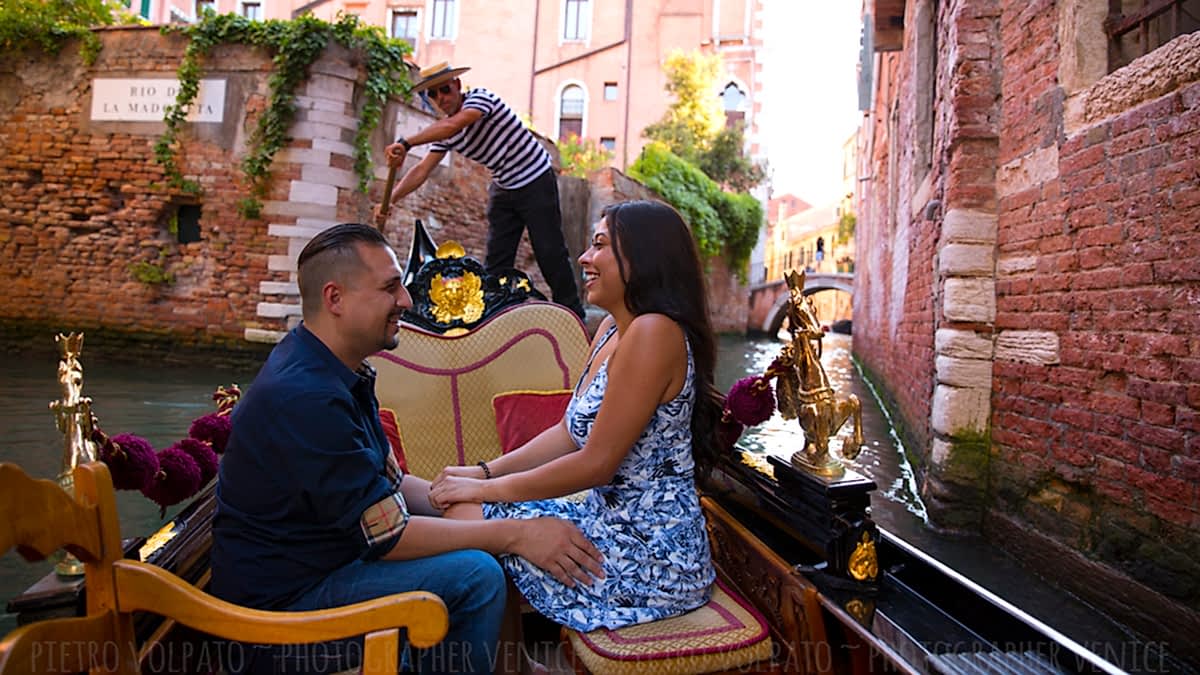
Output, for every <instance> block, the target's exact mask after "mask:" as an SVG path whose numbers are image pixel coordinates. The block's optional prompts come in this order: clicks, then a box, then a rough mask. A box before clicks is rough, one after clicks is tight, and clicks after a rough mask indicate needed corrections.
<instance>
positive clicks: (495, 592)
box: [227, 550, 505, 675]
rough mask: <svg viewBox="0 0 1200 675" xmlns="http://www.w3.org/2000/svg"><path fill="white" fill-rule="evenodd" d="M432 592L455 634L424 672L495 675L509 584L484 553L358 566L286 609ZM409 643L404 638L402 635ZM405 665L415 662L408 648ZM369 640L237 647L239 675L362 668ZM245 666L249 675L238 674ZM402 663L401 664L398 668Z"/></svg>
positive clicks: (428, 659) (424, 664)
mask: <svg viewBox="0 0 1200 675" xmlns="http://www.w3.org/2000/svg"><path fill="white" fill-rule="evenodd" d="M406 591H429V592H431V593H436V594H437V595H438V596H439V597H441V599H442V600H443V601H444V602H445V603H446V608H447V609H448V610H449V612H450V632H449V633H448V634H447V635H446V639H445V640H443V641H442V642H440V643H439V644H437V645H436V646H434V647H432V648H430V649H424V650H420V652H419V654H417V658H416V661H417V664H418V665H419V668H420V672H422V673H491V672H492V662H493V660H494V659H495V655H496V644H497V641H498V639H499V635H500V622H501V620H502V619H503V616H504V599H505V580H504V572H503V571H502V570H501V569H500V565H499V563H497V562H496V559H495V558H493V557H492V556H491V555H490V554H488V553H485V552H483V551H475V550H466V551H453V552H450V553H443V554H440V555H435V556H430V557H428V558H420V559H417V560H373V561H369V562H366V561H362V560H356V561H354V562H352V563H350V564H349V565H346V566H345V567H343V568H341V569H339V570H337V571H335V572H333V573H332V574H330V575H329V576H328V577H326V578H325V580H324V581H322V582H321V583H319V584H317V586H315V587H314V588H312V589H311V590H309V591H308V592H307V593H305V594H304V595H302V596H300V598H299V599H298V600H296V602H294V603H292V604H291V605H289V606H288V607H285V608H284V609H286V610H288V611H303V610H311V609H325V608H329V607H340V606H342V605H349V604H353V603H355V602H362V601H364V600H371V599H374V598H379V597H383V596H385V595H391V594H393V593H403V592H406ZM401 636H402V641H403V631H402V632H401ZM401 651H402V652H403V654H402V657H401V658H402V661H405V662H406V663H408V664H411V663H412V660H413V659H412V658H411V656H410V654H409V650H408V649H407V648H406V647H405V646H404V645H401ZM362 655H363V641H362V638H361V637H360V638H357V639H351V640H342V641H338V642H326V643H319V644H309V645H245V646H244V649H242V650H240V652H237V651H236V650H234V649H233V648H232V647H231V651H230V655H229V663H227V667H228V668H229V669H230V670H231V672H239V671H240V672H241V673H243V674H251V673H253V674H254V675H258V674H260V673H336V672H339V671H342V670H346V669H349V668H357V667H358V666H359V664H360V662H361V661H362ZM237 661H241V662H242V663H241V665H242V666H243V667H245V669H244V670H242V669H240V668H237V666H238V663H236V662H237ZM399 665H401V664H398V667H399Z"/></svg>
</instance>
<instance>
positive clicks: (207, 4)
mask: <svg viewBox="0 0 1200 675" xmlns="http://www.w3.org/2000/svg"><path fill="white" fill-rule="evenodd" d="M206 11H212V12H215V11H217V0H196V12H195V16H196V18H197V19H199V18H200V17H202V16H204V12H206Z"/></svg>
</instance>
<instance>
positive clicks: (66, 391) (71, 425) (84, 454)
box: [50, 333, 97, 576]
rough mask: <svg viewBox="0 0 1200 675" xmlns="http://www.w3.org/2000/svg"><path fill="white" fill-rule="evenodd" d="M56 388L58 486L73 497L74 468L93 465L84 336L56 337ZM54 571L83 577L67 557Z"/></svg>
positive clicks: (80, 567) (94, 454) (78, 564)
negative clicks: (81, 357) (82, 358)
mask: <svg viewBox="0 0 1200 675" xmlns="http://www.w3.org/2000/svg"><path fill="white" fill-rule="evenodd" d="M54 342H55V343H57V344H58V352H59V356H60V358H59V361H58V384H59V386H60V387H61V388H62V398H61V399H59V400H57V401H51V402H50V410H52V411H54V421H55V423H56V424H57V425H58V431H59V432H60V433H61V434H62V435H63V454H62V465H61V466H60V467H59V474H58V484H59V485H61V486H62V487H63V489H64V490H66V491H67V492H69V493H71V494H75V467H77V466H79V465H80V464H87V463H88V462H94V461H96V457H97V452H96V444H95V443H93V442H92V430H93V429H94V428H95V427H94V420H93V417H92V399H90V398H88V397H86V396H84V395H83V364H82V363H80V362H79V354H80V352H82V351H83V333H70V334H68V335H63V334H61V333H60V334H59V335H57V336H55V338H54ZM54 571H55V572H57V573H58V574H60V575H62V576H79V575H81V574H83V563H81V562H79V560H78V559H76V558H75V556H73V555H71V554H70V553H67V554H66V555H65V556H64V557H63V559H62V560H61V561H60V562H59V563H58V564H57V565H56V566H55V568H54Z"/></svg>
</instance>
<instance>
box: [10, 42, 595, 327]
mask: <svg viewBox="0 0 1200 675" xmlns="http://www.w3.org/2000/svg"><path fill="white" fill-rule="evenodd" d="M98 34H99V36H100V38H101V40H102V42H103V45H104V48H103V49H102V50H101V52H100V56H99V58H98V60H97V61H96V63H95V64H94V65H93V66H92V67H88V68H85V67H84V66H83V65H82V63H81V62H80V60H79V57H78V48H77V45H73V44H72V45H68V46H66V48H64V49H63V50H62V51H61V52H60V53H59V54H58V55H57V56H47V55H44V54H41V53H40V52H31V53H28V54H19V55H16V57H15V58H6V60H5V62H4V63H3V65H0V91H2V92H3V93H2V94H0V97H2V100H3V103H4V105H0V142H2V143H3V147H2V148H0V150H2V152H0V185H2V186H3V187H2V188H0V190H2V192H3V200H0V262H3V264H0V283H3V284H4V286H5V288H6V291H7V292H6V293H5V294H3V296H2V297H0V321H3V322H4V324H5V328H6V329H5V333H8V334H10V335H12V334H22V335H42V334H49V333H51V332H53V331H58V330H86V331H88V333H89V335H94V336H108V335H114V336H117V338H116V340H117V341H118V342H120V341H121V340H122V339H128V340H130V341H138V340H146V341H150V342H158V343H162V344H172V343H173V344H179V345H192V346H203V345H207V346H216V347H220V348H223V349H232V350H239V349H249V350H256V348H255V347H254V346H253V343H254V342H256V341H257V342H263V343H270V342H273V341H274V340H275V339H276V338H277V337H278V336H279V335H280V334H281V332H283V331H285V330H287V328H288V327H289V325H292V324H294V323H295V321H296V320H297V317H298V316H299V299H298V296H297V291H296V287H295V273H294V269H295V258H296V256H297V255H298V254H299V251H300V249H301V248H302V247H303V245H304V243H305V242H307V240H308V239H309V238H310V237H311V236H312V235H313V234H315V233H316V232H318V231H320V230H321V229H323V228H325V227H327V226H329V225H331V224H333V223H336V222H341V221H346V220H358V221H363V222H368V221H369V219H370V209H371V206H372V204H374V203H376V202H377V201H378V200H379V198H380V195H381V194H382V178H383V176H384V174H385V170H384V169H383V168H382V167H380V168H379V169H378V175H377V177H378V178H379V180H378V181H376V182H375V183H374V184H373V185H372V189H371V193H370V197H369V198H368V197H367V196H365V195H363V194H362V193H360V192H358V190H357V189H356V184H357V178H356V176H355V175H354V173H353V171H352V162H353V159H352V155H353V147H352V145H351V140H352V138H353V130H354V129H355V128H356V126H357V119H356V118H355V110H356V107H355V98H354V97H355V93H356V90H357V88H359V87H361V84H362V81H363V77H362V73H361V72H360V71H359V70H358V68H357V67H356V66H354V65H352V58H351V57H352V55H350V54H348V53H346V52H345V51H344V50H341V49H339V48H335V47H331V48H330V49H329V50H328V51H327V53H326V54H325V55H324V56H323V57H322V59H321V60H320V61H318V63H317V64H315V65H314V67H313V69H312V73H311V77H310V78H309V80H308V81H307V82H306V83H305V84H303V85H302V88H301V90H300V91H299V92H298V94H299V95H298V97H297V108H298V111H297V117H296V123H295V125H294V127H293V130H292V136H293V140H292V141H291V142H290V144H289V145H288V146H287V147H286V148H285V149H284V150H282V151H281V152H280V153H279V154H277V155H276V159H275V162H274V165H273V169H272V170H273V182H272V184H271V186H270V190H269V194H268V198H267V200H266V201H265V202H264V209H263V218H262V219H261V220H246V219H243V218H241V217H240V216H239V215H238V214H237V208H236V206H237V202H238V201H239V200H241V199H242V198H243V197H244V196H245V195H246V191H245V189H244V187H243V185H242V182H241V181H242V178H241V173H240V169H239V166H238V163H239V161H240V160H241V158H242V157H243V156H244V153H245V142H246V138H247V136H248V134H249V132H250V130H252V129H253V125H254V122H255V120H256V119H257V114H258V113H259V112H260V111H261V110H262V109H263V107H264V105H265V102H266V97H267V95H268V89H267V77H268V76H269V74H270V70H271V63H270V59H269V55H267V54H264V53H262V52H260V51H258V50H254V49H247V48H240V47H232V46H231V47H222V48H219V49H217V50H214V52H213V54H212V55H210V56H209V57H208V58H207V59H206V60H205V62H204V68H205V72H204V75H203V77H205V78H215V79H223V80H225V82H226V88H227V89H226V107H225V110H224V120H223V122H221V123H219V124H195V125H188V128H187V129H185V130H184V132H183V133H182V134H181V143H180V151H179V158H180V167H181V169H182V171H183V173H184V175H185V177H187V178H190V179H192V180H195V181H197V182H198V183H199V184H200V185H201V186H202V188H203V193H202V195H201V196H200V197H199V198H198V199H194V198H191V197H189V196H187V195H183V194H180V193H179V192H178V191H175V190H172V189H170V188H168V187H167V186H166V185H165V180H164V174H163V170H162V168H161V167H160V166H159V165H158V164H157V163H155V161H154V158H153V157H154V155H153V144H154V142H155V140H156V139H157V138H158V136H159V135H160V134H161V133H162V130H163V125H162V123H160V122H98V121H93V120H92V119H91V115H90V104H91V95H92V82H93V79H95V78H164V79H168V78H169V79H174V77H175V70H176V68H177V67H178V64H179V60H180V58H181V57H182V54H183V50H184V48H185V46H186V43H185V41H184V39H183V38H181V37H179V36H163V35H161V34H160V33H159V32H158V30H157V29H155V28H140V27H134V28H120V29H109V30H102V31H99V33H98ZM386 121H387V123H386V124H385V125H383V127H386V129H387V130H386V131H385V130H384V129H381V130H380V131H378V132H377V133H376V134H375V138H374V139H373V141H374V146H375V155H376V156H380V157H381V156H382V151H383V146H384V145H385V144H386V143H387V142H389V139H390V138H391V137H392V132H391V131H390V129H391V128H393V126H392V125H393V123H394V124H398V125H400V126H403V125H405V124H426V123H428V122H429V121H430V118H429V117H428V116H425V115H424V114H423V113H421V112H419V111H416V110H414V109H411V108H408V107H407V106H403V105H399V104H394V105H393V106H391V107H390V109H389V111H388V115H387V118H386ZM487 180H488V179H487V173H486V170H484V169H483V168H482V167H480V166H478V165H476V164H474V163H472V162H468V161H465V160H463V159H462V158H458V157H453V156H451V157H450V158H449V159H448V160H447V161H446V163H445V165H444V166H441V167H439V168H438V169H436V170H435V171H434V173H433V175H432V177H431V178H430V180H429V181H428V183H427V184H426V185H425V186H423V187H422V188H421V189H420V190H419V191H418V192H417V193H416V194H414V195H412V196H410V197H409V198H407V199H406V200H404V201H403V202H402V203H401V204H400V205H399V207H398V208H396V209H395V210H394V215H393V216H392V218H391V220H390V221H389V224H388V227H387V235H388V237H389V239H391V240H392V241H393V243H394V244H395V245H396V247H397V249H398V250H399V251H401V253H402V254H403V253H404V252H406V251H407V249H408V245H409V243H410V241H411V236H412V235H411V233H412V226H411V224H412V222H413V220H414V219H416V218H421V219H422V220H424V222H425V224H426V225H427V226H428V227H429V229H430V232H431V234H432V235H433V237H434V238H435V240H438V241H443V240H446V239H457V240H459V241H461V242H462V243H463V244H464V246H466V248H467V251H468V253H470V254H472V255H476V256H478V257H480V258H482V257H483V252H484V241H485V233H486V229H487V226H486V219H485V217H484V206H485V204H486V191H487ZM181 203H186V204H193V203H198V204H199V206H200V207H201V209H202V211H201V213H202V215H201V218H200V233H201V240H200V241H198V242H194V243H187V244H181V243H179V242H178V241H177V237H176V236H175V234H174V233H173V232H172V230H171V228H172V225H171V219H172V216H173V214H174V213H175V211H176V209H177V207H178V205H179V204H181ZM577 226H579V225H577ZM138 261H142V262H147V263H152V264H154V265H157V266H159V267H160V268H161V269H163V270H164V271H166V272H169V273H170V274H171V275H172V277H173V282H171V283H167V284H148V283H143V282H141V281H138V280H137V279H135V278H134V276H133V274H132V273H131V271H130V265H131V263H134V262H138ZM517 265H518V266H519V267H521V268H523V269H525V270H526V271H528V272H529V273H530V274H531V276H532V277H533V278H534V281H535V283H536V284H538V285H539V287H541V288H545V285H544V283H542V279H541V275H540V272H539V271H538V270H537V266H536V264H534V261H533V256H532V252H531V249H530V248H529V244H528V241H527V240H526V241H525V242H524V243H523V244H522V248H521V250H520V251H519V253H518V256H517ZM121 336H123V337H121ZM38 339H39V340H40V339H41V338H40V337H39V338H38ZM257 351H261V348H258V349H257Z"/></svg>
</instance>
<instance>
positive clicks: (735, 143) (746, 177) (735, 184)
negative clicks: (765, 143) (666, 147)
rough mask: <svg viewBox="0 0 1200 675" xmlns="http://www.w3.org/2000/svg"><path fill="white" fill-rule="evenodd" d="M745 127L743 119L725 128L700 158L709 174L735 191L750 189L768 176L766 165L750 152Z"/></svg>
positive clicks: (698, 161) (703, 168) (702, 167)
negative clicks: (751, 155) (748, 152)
mask: <svg viewBox="0 0 1200 675" xmlns="http://www.w3.org/2000/svg"><path fill="white" fill-rule="evenodd" d="M743 129H744V125H743V124H742V123H741V122H739V123H738V124H737V125H736V126H732V127H725V128H723V129H721V131H720V132H719V133H718V134H717V135H716V137H715V138H713V139H712V142H711V143H710V144H709V147H708V149H707V150H706V151H704V152H702V153H700V157H699V158H698V159H697V161H696V164H697V166H699V167H700V170H701V171H703V172H704V173H705V174H706V175H707V176H708V177H709V178H712V179H713V180H715V181H717V182H718V183H720V184H722V185H724V186H725V187H727V188H729V189H730V190H733V191H734V192H749V191H750V189H751V188H753V187H754V186H755V185H758V184H759V183H761V182H763V179H764V178H766V176H767V172H766V170H765V169H764V168H763V167H762V165H760V164H759V163H757V162H755V161H753V160H751V159H750V158H749V157H747V156H746V153H745V150H743V148H745V147H746V138H745V135H744V133H743Z"/></svg>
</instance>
